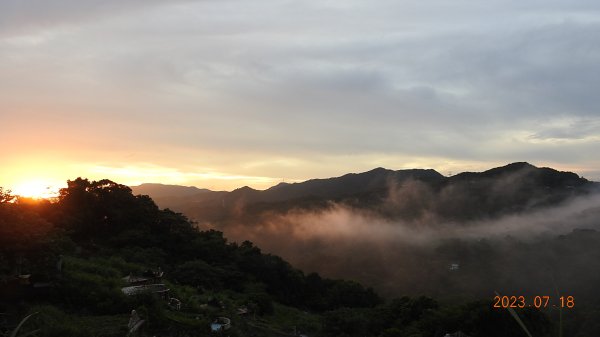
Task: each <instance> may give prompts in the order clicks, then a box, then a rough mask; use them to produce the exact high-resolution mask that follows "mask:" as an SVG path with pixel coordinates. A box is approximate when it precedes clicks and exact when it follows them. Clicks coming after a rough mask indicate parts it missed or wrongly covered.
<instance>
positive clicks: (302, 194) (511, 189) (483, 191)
mask: <svg viewBox="0 0 600 337" xmlns="http://www.w3.org/2000/svg"><path fill="white" fill-rule="evenodd" d="M596 189H598V183H594V182H591V181H588V180H586V179H584V178H582V177H579V176H578V175H577V174H575V173H572V172H561V171H557V170H554V169H552V168H545V167H544V168H538V167H535V166H533V165H531V164H529V163H525V162H518V163H512V164H508V165H506V166H502V167H497V168H493V169H490V170H487V171H484V172H463V173H460V174H457V175H454V176H451V177H445V176H443V175H442V174H440V173H439V172H437V171H435V170H432V169H409V170H397V171H394V170H388V169H384V168H376V169H373V170H370V171H367V172H363V173H349V174H346V175H343V176H340V177H334V178H327V179H311V180H307V181H304V182H300V183H292V184H288V183H280V184H278V185H276V186H273V187H271V188H269V189H266V190H263V191H260V190H255V189H252V188H250V187H248V186H244V187H242V188H238V189H236V190H234V191H231V192H225V191H211V190H207V189H200V188H196V187H186V186H177V185H162V184H142V185H139V186H132V190H133V192H134V193H135V194H144V195H149V196H150V197H152V198H153V199H154V200H155V201H156V202H157V204H158V205H159V206H161V207H165V208H171V209H173V210H175V211H178V212H182V213H183V214H185V215H187V216H188V217H189V218H191V219H192V220H195V221H198V222H200V223H213V224H215V223H222V222H226V221H228V220H231V219H246V220H248V219H252V218H253V217H255V216H257V215H259V214H261V213H264V212H286V211H289V210H291V209H310V210H313V209H322V208H326V207H330V206H331V205H332V203H341V204H344V205H347V206H350V207H354V208H359V209H365V210H369V211H374V212H377V213H379V214H380V215H382V216H385V217H391V218H405V219H414V218H415V217H419V216H422V215H423V214H424V213H428V214H435V215H436V216H438V217H442V218H444V219H450V220H472V219H477V218H490V217H494V216H497V215H501V214H506V213H514V212H520V211H524V210H530V209H532V208H539V207H544V206H552V205H556V204H558V203H561V202H563V201H565V200H567V199H569V198H571V197H573V196H578V195H583V194H588V193H590V192H591V191H593V190H596Z"/></svg>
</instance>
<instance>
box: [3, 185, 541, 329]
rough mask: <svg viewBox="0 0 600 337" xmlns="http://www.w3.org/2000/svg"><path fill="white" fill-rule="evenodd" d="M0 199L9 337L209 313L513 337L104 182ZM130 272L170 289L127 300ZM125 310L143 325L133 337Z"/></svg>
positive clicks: (475, 308)
mask: <svg viewBox="0 0 600 337" xmlns="http://www.w3.org/2000/svg"><path fill="white" fill-rule="evenodd" d="M0 192H1V193H0V201H2V202H0V233H1V234H2V235H0V240H2V245H0V261H2V265H1V266H2V269H1V270H0V277H1V279H0V280H1V282H2V284H1V285H2V288H1V293H0V312H2V313H3V315H4V316H3V317H8V318H7V319H5V320H4V321H3V322H2V325H1V326H0V327H1V328H2V329H3V330H1V331H2V333H4V334H5V335H7V336H10V335H11V332H16V333H17V334H16V336H29V335H32V336H105V337H111V336H115V337H116V336H127V335H130V336H133V335H137V336H155V335H156V336H208V335H211V331H210V324H211V322H213V321H214V320H215V319H216V318H217V317H227V318H230V319H231V328H230V329H228V330H226V335H228V336H287V335H292V334H294V333H298V334H299V333H302V334H307V335H309V336H443V335H444V334H445V333H448V332H455V331H463V332H465V333H467V334H469V335H471V336H491V337H493V336H509V335H510V336H520V335H522V334H523V332H522V330H521V328H520V327H519V325H518V324H516V322H515V321H514V319H512V318H511V317H510V314H509V313H508V312H506V311H505V310H496V309H492V308H491V301H483V302H473V303H459V304H440V303H438V302H437V301H435V300H433V299H431V298H427V297H418V298H409V297H403V298H400V299H393V300H390V301H388V302H384V301H383V300H382V299H381V298H380V297H379V296H378V295H377V294H376V293H375V292H374V291H373V290H372V289H366V288H364V287H363V286H361V285H360V284H358V283H355V282H352V281H343V280H330V279H324V278H322V277H320V276H319V275H318V274H314V273H312V274H309V275H305V274H304V273H303V272H301V271H299V270H297V269H294V268H293V267H292V266H290V265H289V264H288V263H287V262H285V261H284V260H282V259H281V258H279V257H277V256H273V255H270V254H264V253H263V252H261V250H260V249H259V248H258V247H256V246H254V245H253V244H252V243H251V242H249V241H245V242H242V243H241V244H238V243H235V242H233V243H232V242H228V241H227V240H226V239H225V238H224V237H223V234H222V233H221V232H218V231H214V230H209V231H199V230H197V229H196V228H195V226H194V224H193V223H191V222H190V221H188V219H186V218H185V217H184V216H182V215H181V214H178V213H175V212H172V211H170V210H168V209H166V210H160V209H159V208H158V207H157V206H156V205H155V204H154V202H153V201H152V200H151V199H150V198H149V197H147V196H134V195H133V194H132V193H131V190H130V189H129V188H128V187H126V186H123V185H119V184H116V183H114V182H111V181H108V180H101V181H97V182H90V181H88V180H85V179H76V180H74V181H69V182H68V187H67V188H65V189H63V190H62V191H61V193H60V196H59V198H58V200H56V201H55V202H44V201H42V202H37V203H33V202H26V201H25V200H16V201H15V202H10V201H12V198H11V197H10V195H9V194H8V193H6V192H4V191H0ZM159 267H160V271H161V272H164V276H162V277H160V276H156V275H159V273H158V272H157V270H159V269H158V268H159ZM150 271H151V272H150ZM149 272H150V274H148V273H149ZM19 275H21V278H16V277H18V276H19ZM25 275H29V276H27V277H25ZM128 275H132V276H136V275H146V277H147V278H149V279H152V280H150V281H148V280H147V281H146V283H160V284H161V287H163V288H164V289H169V291H168V292H156V291H155V290H156V289H158V288H151V290H148V291H143V292H140V293H138V294H136V295H129V296H128V295H126V294H125V293H124V292H123V291H122V288H123V287H126V286H128V285H130V284H128V283H127V280H126V279H124V278H125V277H127V276H128ZM148 275H149V276H148ZM163 288H160V289H163ZM152 289H154V290H152ZM170 298H176V299H178V300H179V304H178V301H174V300H170ZM132 310H135V311H136V314H135V315H137V316H139V318H140V319H141V320H143V321H144V322H143V324H141V325H140V328H139V330H137V331H135V332H131V331H130V330H131V327H128V323H129V322H130V317H133V314H132ZM32 313H39V314H36V315H34V316H28V315H31V314H32ZM520 316H521V318H522V320H523V321H524V322H525V324H527V325H528V329H529V330H530V331H531V332H532V335H534V336H535V337H542V336H549V335H550V332H551V328H552V323H551V321H550V320H549V319H548V317H547V316H546V315H545V314H543V313H541V312H540V311H537V310H524V311H522V312H520ZM23 317H25V319H23ZM19 318H20V319H21V320H22V321H21V320H19ZM19 322H21V324H19Z"/></svg>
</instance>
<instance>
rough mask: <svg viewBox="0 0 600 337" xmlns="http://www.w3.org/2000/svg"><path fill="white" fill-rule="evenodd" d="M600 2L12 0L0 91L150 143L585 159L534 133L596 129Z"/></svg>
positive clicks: (23, 103) (300, 152) (571, 134)
mask: <svg viewBox="0 0 600 337" xmlns="http://www.w3.org/2000/svg"><path fill="white" fill-rule="evenodd" d="M599 7H600V6H599V5H598V4H596V3H595V2H592V1H586V2H578V3H576V4H574V3H572V2H568V1H558V0H555V1H532V2H527V3H522V2H517V1H509V2H506V1H490V2H486V3H485V4H483V3H476V2H473V1H456V2H452V4H449V3H447V2H445V1H432V2H426V3H424V2H401V3H398V2H395V1H382V2H378V3H377V4H367V3H364V2H361V1H344V2H342V1H329V2H279V1H269V0H265V1H254V2H251V3H249V2H244V1H218V2H217V1H177V2H175V3H174V2H171V1H159V0H155V1H151V2H148V1H138V0H129V1H87V2H81V1H68V0H62V1H53V2H45V1H33V0H30V1H5V2H2V3H1V4H0V13H1V14H0V22H2V24H1V29H0V31H2V32H3V33H0V75H1V76H0V88H1V89H2V93H0V98H2V100H3V101H4V102H6V103H4V104H5V107H3V108H4V109H3V110H4V111H6V113H11V112H15V111H23V110H28V111H37V109H38V107H45V108H46V109H48V107H51V108H52V110H53V111H60V113H61V114H62V115H63V116H64V117H63V118H64V120H65V124H64V125H63V126H62V127H64V128H68V127H69V126H70V125H69V124H70V123H71V122H69V121H72V123H75V122H76V121H77V123H78V125H82V124H83V125H84V126H83V130H82V132H83V133H84V134H85V133H89V131H90V128H91V127H89V126H86V125H103V127H105V126H106V125H110V124H111V123H113V121H114V120H118V121H119V122H121V123H123V124H124V125H126V126H127V125H128V126H130V132H131V133H133V134H134V135H135V136H136V137H135V139H137V140H138V141H139V142H140V144H144V143H145V144H152V143H160V144H170V146H172V147H185V148H208V147H212V148H216V149H220V150H222V151H224V153H226V152H229V153H231V151H234V150H238V151H239V150H243V151H251V152H253V153H256V154H257V155H259V153H261V152H262V153H269V154H276V155H282V154H285V155H287V156H291V157H298V158H301V157H302V156H304V155H305V154H306V153H310V152H313V153H316V154H320V155H354V154H373V153H385V154H397V155H399V156H400V155H402V156H423V157H427V156H431V157H446V158H449V159H452V160H483V161H489V160H504V159H505V158H506V159H509V158H510V159H512V158H514V159H519V160H523V159H525V160H532V159H529V157H527V158H523V156H532V157H533V158H534V159H535V160H540V161H542V162H559V163H560V162H562V163H568V162H569V161H571V160H577V161H578V162H579V163H586V162H587V164H585V165H587V166H588V167H589V166H591V165H592V163H590V162H589V160H588V161H586V159H585V157H586V155H587V157H590V153H589V152H588V151H589V149H590V148H592V147H593V146H595V145H597V144H595V143H594V142H593V141H591V143H590V144H583V145H582V144H556V143H552V142H546V143H540V142H539V141H540V140H543V139H567V138H568V139H581V138H582V137H584V138H585V137H588V138H589V137H591V136H594V135H596V134H598V128H597V126H595V125H596V124H594V123H595V122H594V120H595V118H596V116H597V115H598V112H597V109H596V107H597V106H598V105H599V103H600V102H599V101H598V95H597V94H596V93H595V88H597V87H598V85H599V84H600V83H598V81H599V80H598V79H599V78H600V76H598V73H599V72H600V66H599V65H600V62H599V61H600V60H599V59H598V58H599V55H600V47H599V46H600V44H598V43H597V38H596V37H597V36H599V34H600V31H599V30H600V15H599V14H598V13H599V12H598V10H599ZM65 27H67V28H65ZM32 102H34V103H35V104H37V106H35V107H32V106H31V105H32V104H34V103H32ZM50 116H51V114H48V113H43V112H42V113H39V115H36V114H35V113H33V112H31V114H25V115H22V114H21V115H20V117H19V116H15V117H12V125H13V126H15V127H18V126H22V125H25V124H26V123H34V124H35V123H38V124H40V125H43V124H44V123H47V122H48V121H49V120H50ZM34 117H35V118H34ZM565 118H567V119H570V120H572V121H573V122H572V123H573V125H572V126H560V125H559V126H555V124H556V123H554V124H553V123H551V122H553V121H555V120H556V121H558V122H560V121H562V120H564V119H565ZM85 121H89V122H90V123H82V122H85ZM57 127H58V128H59V129H60V127H61V126H60V125H59V126H57ZM116 137H117V138H119V137H121V136H119V135H117V136H116ZM147 160H148V161H152V158H148V159H147Z"/></svg>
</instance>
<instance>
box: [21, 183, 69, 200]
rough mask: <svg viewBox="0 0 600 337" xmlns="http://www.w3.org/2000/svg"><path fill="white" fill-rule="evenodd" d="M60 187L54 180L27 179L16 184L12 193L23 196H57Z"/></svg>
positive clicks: (37, 197) (41, 197) (35, 197)
mask: <svg viewBox="0 0 600 337" xmlns="http://www.w3.org/2000/svg"><path fill="white" fill-rule="evenodd" d="M59 189H60V187H59V185H57V184H56V183H54V182H50V181H44V180H29V181H25V182H22V183H19V184H17V185H16V186H15V187H14V188H13V189H12V194H14V195H16V196H20V197H25V198H33V199H48V198H54V197H56V196H58V191H59Z"/></svg>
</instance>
